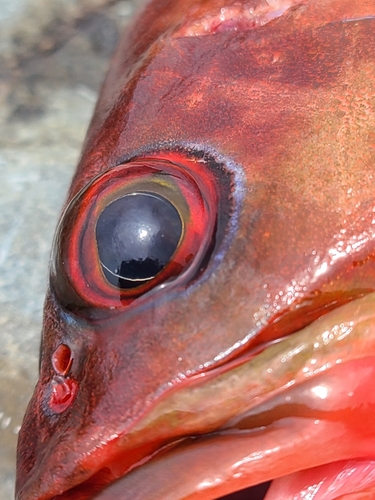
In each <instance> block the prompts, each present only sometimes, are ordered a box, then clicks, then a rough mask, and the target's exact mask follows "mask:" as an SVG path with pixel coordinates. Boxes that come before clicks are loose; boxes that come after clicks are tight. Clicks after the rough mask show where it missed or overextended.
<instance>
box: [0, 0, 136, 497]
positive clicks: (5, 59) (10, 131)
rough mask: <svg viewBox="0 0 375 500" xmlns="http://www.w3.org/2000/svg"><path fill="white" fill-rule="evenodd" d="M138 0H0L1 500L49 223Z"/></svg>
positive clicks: (28, 367)
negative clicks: (102, 82) (119, 41)
mask: <svg viewBox="0 0 375 500" xmlns="http://www.w3.org/2000/svg"><path fill="white" fill-rule="evenodd" d="M141 3H143V0H132V1H131V0H122V1H116V0H0V328H1V330H0V331H1V337H0V338H1V343H0V498H1V499H4V500H8V499H9V500H10V499H12V498H13V495H14V493H13V491H14V487H13V484H14V468H15V447H16V440H17V432H18V430H19V427H20V425H21V421H22V416H23V413H24V411H25V407H26V404H27V402H28V400H29V398H30V396H31V393H32V390H33V386H34V384H35V381H36V378H37V361H38V360H37V358H38V348H39V337H40V330H41V321H42V317H41V310H42V304H43V297H44V293H45V288H46V281H47V269H48V258H49V251H50V246H51V240H52V236H53V232H54V228H55V225H56V222H57V218H58V215H59V211H60V207H61V205H62V203H63V200H64V196H65V192H66V190H67V187H68V184H69V181H70V178H71V176H72V172H73V170H74V167H75V164H76V162H77V158H78V155H79V150H80V146H81V143H82V140H83V137H84V134H85V131H86V128H87V124H88V121H89V119H90V116H91V113H92V109H93V106H94V104H95V100H96V94H97V91H98V89H99V87H100V83H101V81H102V78H103V74H104V72H105V70H106V68H107V66H108V61H109V58H110V54H111V53H112V51H113V49H114V48H115V46H116V43H117V41H118V37H119V33H120V31H121V30H122V29H126V27H127V25H128V24H129V20H130V19H131V17H132V16H133V13H134V10H135V9H136V8H138V7H139V4H141Z"/></svg>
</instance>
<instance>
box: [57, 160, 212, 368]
mask: <svg viewBox="0 0 375 500" xmlns="http://www.w3.org/2000/svg"><path fill="white" fill-rule="evenodd" d="M134 192H145V193H152V192H156V193H157V194H159V195H160V196H164V197H165V198H166V199H168V200H169V201H172V202H173V204H174V205H175V207H176V209H177V210H178V211H179V212H180V216H181V220H182V223H183V226H184V229H183V235H182V237H181V239H180V242H179V245H178V248H177V249H176V251H175V253H174V255H173V256H172V258H171V260H170V262H169V263H168V264H167V265H166V266H165V267H164V268H163V269H162V270H161V271H160V272H159V273H158V274H157V275H156V276H155V277H154V278H152V279H150V280H149V281H147V282H146V283H144V284H140V286H137V287H136V288H131V289H120V288H118V287H116V286H114V285H112V284H110V283H109V282H108V281H107V280H106V279H105V276H104V274H103V271H102V267H101V264H100V258H99V255H98V248H97V245H96V236H95V235H96V223H97V221H98V218H99V216H100V214H101V213H102V212H103V210H104V209H105V208H106V207H107V206H108V205H109V204H110V203H112V202H113V201H115V200H117V199H119V198H121V197H123V196H125V195H127V194H131V193H134ZM217 198H218V196H217V188H216V183H215V177H214V174H213V173H212V172H211V171H210V170H209V169H208V168H207V167H206V165H204V164H202V163H201V162H198V161H196V160H194V159H187V158H185V157H182V156H181V155H179V154H177V153H165V155H163V157H160V156H150V157H147V158H139V159H136V160H133V161H131V162H129V163H126V164H123V165H119V166H118V167H115V168H112V169H110V170H108V171H106V172H105V173H103V174H101V175H100V176H98V177H97V178H95V179H94V180H93V181H92V182H91V183H90V184H89V185H88V186H87V187H86V188H85V189H84V190H83V191H81V192H80V193H79V194H78V195H77V196H76V198H74V199H73V201H72V202H71V204H70V205H69V207H68V208H67V210H66V212H65V214H64V216H63V218H62V221H61V224H60V227H59V229H58V233H57V237H56V240H55V250H54V259H53V260H54V267H53V269H52V278H53V280H54V284H55V289H56V290H57V293H58V292H59V290H63V292H62V294H63V293H65V294H66V289H69V287H70V288H71V289H72V290H73V291H74V294H73V295H74V297H73V298H72V299H71V300H72V302H74V300H79V301H80V303H81V307H82V306H83V307H84V304H86V306H89V307H96V308H110V309H112V308H118V307H123V306H124V305H128V304H130V303H131V302H132V301H133V300H134V299H135V298H137V297H139V296H141V295H143V294H144V293H146V292H147V291H149V290H151V289H152V288H154V287H156V286H157V285H161V284H164V283H165V284H168V283H170V282H171V280H172V281H174V280H176V279H177V278H178V277H179V276H182V275H185V272H189V273H190V271H192V273H193V272H197V271H198V269H199V266H200V263H201V261H202V259H203V258H204V257H205V256H206V253H207V251H208V249H209V247H210V246H211V243H212V239H213V235H214V230H215V226H216V218H217ZM64 279H65V284H64ZM68 293H69V292H68ZM68 300H69V299H65V301H66V302H67V303H68ZM62 357H63V356H62ZM62 363H63V362H62ZM58 364H59V363H58Z"/></svg>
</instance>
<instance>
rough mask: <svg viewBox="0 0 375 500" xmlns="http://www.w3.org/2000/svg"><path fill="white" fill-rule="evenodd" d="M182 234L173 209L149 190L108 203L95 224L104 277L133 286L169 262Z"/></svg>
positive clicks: (121, 286) (110, 280)
mask: <svg viewBox="0 0 375 500" xmlns="http://www.w3.org/2000/svg"><path fill="white" fill-rule="evenodd" d="M181 234H182V222H181V218H180V215H179V213H178V211H177V210H176V208H175V207H174V206H173V205H172V204H171V203H170V202H169V201H168V200H166V199H165V198H163V197H161V196H158V195H154V194H150V193H132V194H128V195H126V196H124V197H122V198H119V199H118V200H116V201H114V202H113V203H111V204H110V205H108V206H107V207H106V208H105V209H104V210H103V212H102V213H101V215H100V217H99V219H98V222H97V225H96V239H97V246H98V252H99V258H100V262H101V265H102V269H103V272H104V274H105V276H106V278H107V280H108V281H109V282H110V283H111V284H112V285H115V286H117V287H119V288H135V287H137V286H139V285H141V284H142V283H144V282H147V281H149V280H151V279H152V278H153V277H154V276H156V275H157V274H158V273H159V272H160V271H161V270H162V269H163V268H164V267H165V266H166V265H167V264H168V262H169V261H170V259H171V257H172V255H173V254H174V252H175V251H176V248H177V246H178V243H179V241H180V238H181Z"/></svg>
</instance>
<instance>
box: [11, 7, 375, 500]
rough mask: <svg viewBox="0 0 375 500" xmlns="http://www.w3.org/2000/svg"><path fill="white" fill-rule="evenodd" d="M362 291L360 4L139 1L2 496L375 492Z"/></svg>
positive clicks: (366, 21)
mask: <svg viewBox="0 0 375 500" xmlns="http://www.w3.org/2000/svg"><path fill="white" fill-rule="evenodd" d="M374 292H375V3H374V1H373V0H358V1H356V2H353V1H352V0H247V1H243V0H233V1H228V0H191V1H188V0H159V1H156V0H155V1H154V2H151V3H150V4H149V5H148V7H147V8H146V9H145V11H144V12H143V14H142V16H141V17H140V18H139V19H138V21H137V23H136V24H135V25H134V27H133V29H132V30H131V31H130V33H129V34H127V35H126V36H125V38H124V39H123V41H122V43H121V44H120V47H119V49H118V51H117V54H116V56H115V58H114V60H113V61H112V65H111V68H110V70H109V74H108V76H107V79H106V81H105V83H104V86H103V89H102V92H101V96H100V98H99V102H98V105H97V108H96V112H95V115H94V118H93V121H92V123H91V126H90V130H89V133H88V136H87V139H86V142H85V146H84V150H83V154H82V158H81V161H80V164H79V166H78V170H77V173H76V175H75V177H74V179H73V183H72V186H71V189H70V192H69V196H68V203H67V206H66V209H65V211H64V213H63V215H62V218H61V221H60V223H59V227H58V229H57V233H56V238H55V242H54V248H53V252H52V265H51V274H50V286H49V291H48V294H47V298H46V303H45V313H44V326H43V338H42V344H41V366H40V379H39V381H38V384H37V386H36V389H35V392H34V395H33V397H32V399H31V402H30V404H29V407H28V409H27V412H26V416H25V419H24V422H23V426H22V429H21V431H20V437H19V445H18V466H17V487H16V489H17V493H16V495H17V499H18V500H52V499H54V500H67V499H76V500H89V499H90V500H92V499H95V500H111V499H114V498H116V499H117V500H118V499H121V500H134V499H141V500H182V499H184V500H186V499H189V500H195V499H199V500H204V499H217V498H220V497H221V496H223V495H231V496H229V497H228V498H239V497H236V496H235V493H234V492H237V491H239V490H245V489H246V491H245V493H244V495H245V496H244V498H248V499H258V498H263V497H264V498H267V500H280V499H281V500H283V499H302V498H303V499H305V500H306V499H315V500H318V499H326V500H327V499H338V498H340V499H344V498H347V499H349V498H350V499H351V500H352V499H372V498H375V418H374V417H373V415H374V412H375V389H374V376H375V308H374V307H375V293H374ZM267 489H268V492H267V493H266V490H267Z"/></svg>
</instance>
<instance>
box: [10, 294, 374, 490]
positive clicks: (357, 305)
mask: <svg viewBox="0 0 375 500" xmlns="http://www.w3.org/2000/svg"><path fill="white" fill-rule="evenodd" d="M373 302H374V303H375V293H369V294H367V295H365V296H364V297H362V298H360V299H355V300H352V301H351V302H349V303H348V304H345V305H344V306H341V307H338V308H336V309H334V310H333V311H331V312H330V313H328V314H326V315H324V316H321V317H320V318H318V319H317V320H315V321H314V322H313V323H311V324H310V325H308V327H306V328H304V329H303V330H307V331H308V329H309V328H310V330H311V329H313V328H314V327H315V325H316V324H317V323H318V322H320V323H323V327H324V321H326V320H327V317H328V316H329V315H332V314H334V315H337V314H338V313H337V311H338V310H341V312H340V314H341V313H342V310H344V308H345V311H347V309H348V308H349V312H348V314H349V313H350V315H349V317H353V315H354V313H358V314H357V316H358V317H359V316H361V314H362V316H363V318H364V319H363V318H362V320H361V321H363V322H366V321H367V320H368V318H367V317H366V314H365V313H364V312H363V311H362V312H361V307H362V308H363V307H365V308H366V307H368V308H369V309H368V315H369V317H370V318H371V320H372V322H373V314H374V313H373V309H374V307H373ZM363 304H365V306H363ZM366 304H367V305H366ZM335 317H336V316H335ZM339 318H340V316H339ZM366 318H367V319H366ZM335 321H336V322H337V321H338V320H337V319H335ZM340 321H341V320H340ZM323 327H322V328H323ZM324 328H325V327H324ZM313 331H314V330H313ZM342 332H344V330H342ZM299 333H300V331H298V332H296V333H294V334H292V335H290V336H289V337H287V338H286V339H283V341H286V342H290V341H292V340H293V339H294V340H296V335H298V334H299ZM373 336H374V337H375V332H374V334H373ZM298 342H299V341H298V339H297V342H296V344H298ZM281 343H282V341H279V342H277V343H273V344H272V346H271V347H270V349H273V350H274V351H275V350H277V349H278V348H280V347H281V346H280V344H281ZM374 347H375V338H374V341H373V344H371V348H372V351H368V350H367V349H365V350H364V351H363V346H362V351H360V352H359V353H353V352H350V355H349V358H350V359H352V358H353V359H356V356H357V357H359V358H360V357H361V356H364V355H367V354H368V352H372V353H373V354H372V356H375V354H374V351H375V349H374ZM270 349H267V350H266V351H269V350H270ZM263 352H265V351H263ZM337 352H338V351H337ZM343 352H345V349H344V351H343ZM253 354H254V353H253ZM260 355H261V354H260ZM260 355H255V356H253V357H252V359H256V358H259V356H260ZM337 355H340V356H341V354H339V353H338V354H337ZM244 359H245V357H243V358H242V361H243V362H242V363H238V361H236V360H234V361H232V362H231V364H230V365H229V366H230V367H229V368H228V366H227V365H225V366H224V367H219V368H217V369H215V370H212V371H211V372H209V373H208V375H207V374H206V375H205V374H203V375H201V376H197V377H196V379H195V381H196V382H197V383H199V380H200V378H199V377H201V378H202V377H203V378H204V377H206V378H205V382H206V381H207V380H210V379H211V380H217V378H218V376H220V372H222V375H224V376H225V375H226V374H228V373H231V374H232V375H233V373H232V372H233V371H234V370H236V369H237V368H238V367H240V368H241V366H242V367H243V366H244V365H245V361H244ZM317 370H318V371H317V373H318V374H319V373H320V372H319V368H318V369H317ZM311 375H314V373H313V372H311ZM236 425H237V422H236V417H234V420H232V421H228V422H227V424H226V426H225V428H224V427H221V428H217V429H216V430H215V431H214V432H206V433H205V434H203V435H202V436H201V437H200V438H199V439H203V440H207V439H211V438H213V437H215V436H216V437H217V436H218V435H225V434H226V433H228V432H229V433H230V432H232V431H233V428H235V427H236ZM191 436H192V435H190V436H185V437H184V438H183V439H181V438H180V439H175V440H174V441H173V442H170V443H169V444H168V445H167V446H166V447H164V448H162V447H161V448H160V449H158V450H157V451H156V452H155V453H153V454H150V455H149V456H147V457H146V459H145V460H143V461H142V462H138V463H136V464H133V466H132V468H131V469H128V470H127V471H126V472H125V473H124V474H122V475H119V476H118V477H116V478H115V477H113V478H112V480H111V482H109V483H108V485H107V486H105V488H104V489H101V490H97V491H96V492H95V493H94V496H84V497H79V496H74V498H76V499H77V500H78V499H81V498H82V500H89V499H94V498H95V499H97V500H106V496H102V495H104V494H106V492H108V491H111V488H112V484H115V482H119V481H122V480H123V479H125V478H126V477H127V476H128V475H129V474H131V473H132V471H133V470H134V471H135V472H136V471H137V470H138V471H139V470H141V469H143V468H144V466H147V464H152V463H155V460H158V459H159V457H161V460H163V456H166V457H167V456H168V455H169V454H171V453H173V450H174V449H175V448H178V447H179V446H181V445H182V446H185V445H186V444H187V443H190V442H197V441H196V438H193V437H191ZM191 440H193V441H191ZM194 440H195V441H194ZM128 451H129V450H128ZM128 451H127V450H124V454H126V453H127V452H128ZM160 452H161V453H160ZM328 463H329V462H328ZM110 466H111V464H110V463H107V465H104V466H103V467H101V468H100V469H99V470H98V471H96V472H95V473H94V474H93V475H92V476H91V477H89V478H87V479H86V480H85V481H84V482H82V483H81V484H80V485H77V486H79V487H80V488H86V487H87V488H90V487H91V486H93V485H94V484H95V481H96V479H97V477H98V472H100V471H102V470H103V469H106V468H108V467H109V468H110ZM72 491H74V489H73V490H72V489H70V490H66V491H65V492H64V493H63V494H61V495H60V496H54V497H51V496H43V497H37V496H35V497H33V499H37V498H38V499H39V498H40V499H42V498H43V500H49V499H51V498H53V499H54V500H67V499H68V498H72V497H71V496H70V495H71V492H72ZM97 494H98V495H99V496H96V495H97ZM30 498H31V497H30V496H28V495H27V494H26V496H23V495H22V492H21V493H20V496H19V500H26V499H27V500H29V499H30ZM108 498H112V497H108ZM160 498H162V497H160Z"/></svg>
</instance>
